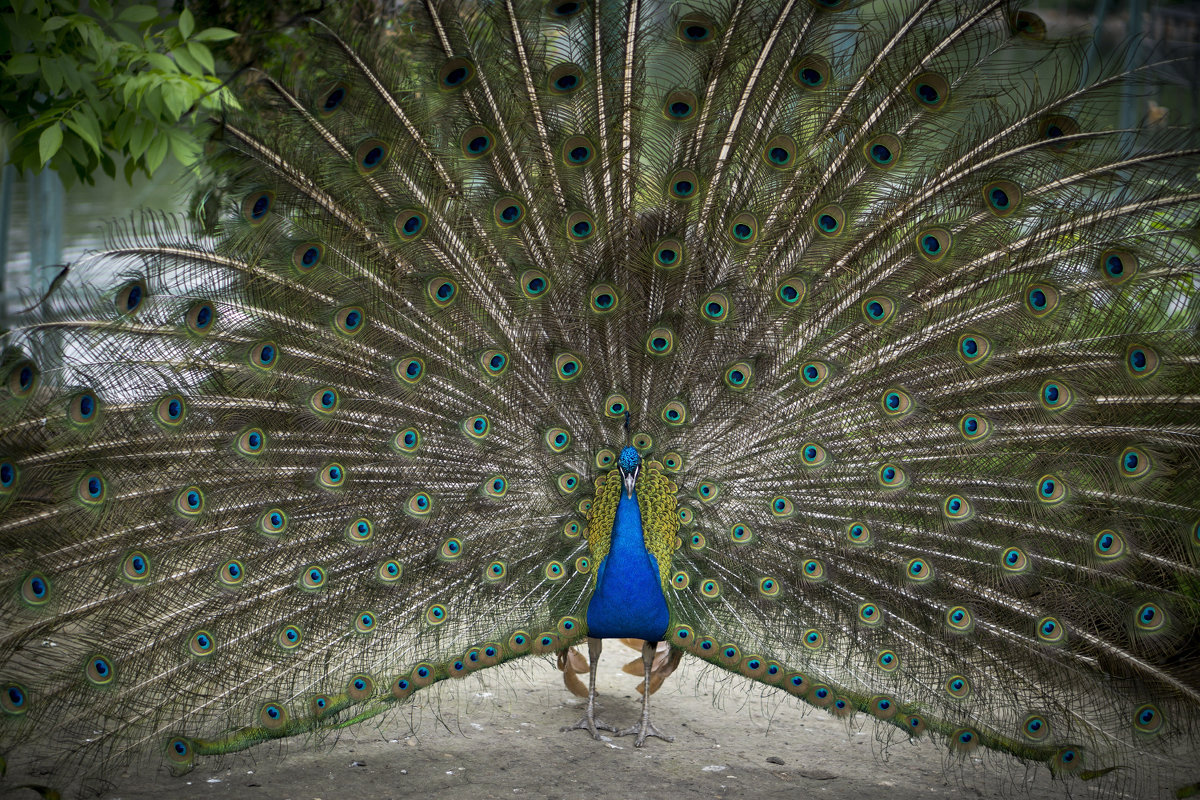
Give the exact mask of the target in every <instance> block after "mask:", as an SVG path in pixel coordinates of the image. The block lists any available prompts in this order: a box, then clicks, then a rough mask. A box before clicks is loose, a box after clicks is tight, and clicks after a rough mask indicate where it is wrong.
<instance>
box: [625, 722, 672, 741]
mask: <svg viewBox="0 0 1200 800" xmlns="http://www.w3.org/2000/svg"><path fill="white" fill-rule="evenodd" d="M634 733H636V734H637V739H636V740H635V741H634V743H633V746H634V747H641V746H642V745H643V744H645V743H646V739H647V738H648V737H650V736H657V737H658V738H659V739H662V740H663V741H664V742H673V741H675V737H674V736H667V735H666V734H665V733H663V732H661V731H660V730H659V729H658V728H656V727H654V725H653V724H652V723H651V722H650V720H648V719H643V720H642V721H641V722H639V723H638V724H636V725H633V726H631V727H628V728H626V729H624V730H620V731H617V736H629V735H631V734H634Z"/></svg>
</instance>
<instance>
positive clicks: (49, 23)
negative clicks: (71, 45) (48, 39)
mask: <svg viewBox="0 0 1200 800" xmlns="http://www.w3.org/2000/svg"><path fill="white" fill-rule="evenodd" d="M70 23H71V20H69V19H67V18H66V17H57V16H55V17H51V18H50V19H48V20H46V22H45V24H43V25H42V32H44V33H49V32H50V31H56V30H58V29H59V28H61V27H62V26H63V25H69V24H70Z"/></svg>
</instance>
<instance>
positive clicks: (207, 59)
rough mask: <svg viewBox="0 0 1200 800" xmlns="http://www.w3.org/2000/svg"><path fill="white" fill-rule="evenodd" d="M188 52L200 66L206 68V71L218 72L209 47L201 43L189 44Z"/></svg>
mask: <svg viewBox="0 0 1200 800" xmlns="http://www.w3.org/2000/svg"><path fill="white" fill-rule="evenodd" d="M187 51H188V52H189V53H191V54H192V58H194V59H196V61H198V62H200V65H201V66H203V67H204V69H205V71H207V72H216V71H217V65H216V62H214V61H213V57H212V52H211V51H210V50H209V49H208V48H207V47H205V46H204V45H202V44H200V43H199V42H194V41H193V42H188V43H187Z"/></svg>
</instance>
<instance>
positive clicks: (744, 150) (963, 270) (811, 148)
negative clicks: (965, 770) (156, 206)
mask: <svg viewBox="0 0 1200 800" xmlns="http://www.w3.org/2000/svg"><path fill="white" fill-rule="evenodd" d="M301 27H302V29H303V30H302V32H301V34H300V35H302V36H304V37H305V39H304V46H303V54H302V56H303V58H302V60H301V61H300V62H299V66H298V67H297V68H295V69H292V70H289V71H288V72H287V74H268V73H267V72H265V71H254V70H250V71H247V72H246V74H244V75H242V76H241V77H240V79H239V84H238V92H239V96H240V105H239V107H236V108H234V107H230V108H229V109H228V110H227V112H226V113H224V114H223V115H222V117H221V118H220V119H217V120H214V121H213V127H212V136H211V145H210V147H209V148H208V150H207V152H206V162H205V163H206V170H207V180H208V183H207V184H206V185H207V186H208V194H207V195H206V198H207V200H208V201H209V202H208V205H209V206H210V207H213V208H219V209H220V212H219V214H218V216H217V218H216V220H215V221H214V222H213V224H212V225H211V227H210V229H209V230H207V231H204V230H199V228H198V226H195V225H192V224H191V223H189V222H188V221H187V220H182V219H177V218H174V217H169V216H163V215H157V214H152V213H147V214H145V215H143V216H138V217H135V218H133V219H132V220H131V221H129V222H127V223H122V224H117V225H116V226H115V227H114V228H113V229H112V232H111V234H110V241H109V244H108V245H107V246H106V248H105V249H104V251H103V252H99V253H96V254H94V255H93V256H91V257H90V258H89V259H88V260H87V262H86V263H83V264H79V265H76V266H75V267H73V268H72V271H71V275H70V277H69V278H68V279H67V280H66V281H65V282H64V283H63V285H62V286H61V287H58V288H57V289H56V291H54V292H53V293H51V294H50V295H49V296H47V297H46V298H44V299H42V300H41V301H40V302H38V303H35V304H34V305H33V307H32V309H31V310H30V311H29V312H28V313H27V314H26V316H25V317H24V318H22V319H20V320H19V321H18V322H17V323H16V324H14V326H13V327H12V329H11V330H8V331H6V332H5V333H4V334H3V339H2V346H3V355H2V357H0V542H2V543H3V548H2V551H0V755H2V756H3V758H4V762H5V765H6V768H7V778H6V779H5V780H6V781H7V783H6V784H5V785H6V786H7V787H9V788H13V787H16V786H26V785H30V786H37V787H39V790H40V791H43V792H49V791H51V790H53V791H60V792H63V793H67V794H70V793H74V792H82V791H85V790H87V788H88V787H89V786H90V787H94V786H96V785H98V783H99V782H102V781H103V780H104V779H105V778H106V777H108V776H111V775H113V774H114V773H115V771H117V770H120V769H123V768H124V767H125V765H127V764H129V763H131V762H143V761H150V762H161V763H166V764H167V765H169V766H170V767H171V768H172V769H173V770H175V771H178V772H185V771H187V770H188V769H189V768H191V767H193V765H195V764H197V763H199V762H202V761H203V760H205V759H207V758H209V757H212V756H218V755H220V754H227V753H231V752H234V751H239V750H243V749H246V748H248V747H250V746H252V745H254V744H256V743H260V742H265V741H270V740H276V739H282V738H283V737H300V738H301V739H305V740H307V739H314V738H319V737H320V735H321V734H323V733H329V732H336V731H339V730H341V729H343V728H346V727H347V726H350V725H353V724H355V723H358V722H360V721H362V720H365V719H368V718H371V717H374V716H376V715H379V714H381V713H385V712H388V711H390V710H393V709H396V708H398V707H399V706H401V705H402V704H405V703H410V702H419V698H420V697H421V694H420V693H421V690H423V689H426V688H427V687H430V686H431V685H434V684H436V683H438V682H441V681H445V680H451V679H454V678H458V677H462V676H466V675H470V674H472V673H477V672H478V671H480V670H485V669H487V668H490V667H493V666H496V665H500V664H502V663H508V662H511V661H513V660H516V659H520V658H523V657H527V656H545V657H552V656H554V654H559V658H560V659H563V660H564V663H565V661H566V659H567V655H566V653H567V651H568V649H569V648H571V647H573V646H576V645H585V644H586V646H587V650H588V653H589V656H590V672H591V674H590V684H591V685H590V692H589V700H588V703H587V707H586V713H585V714H584V716H583V718H582V719H581V720H580V721H579V723H578V724H576V725H574V726H573V727H572V726H570V725H567V726H566V729H567V732H565V733H562V734H556V735H562V736H564V737H578V738H581V739H582V738H583V736H584V734H581V733H579V732H578V730H583V731H584V732H586V734H589V735H591V736H593V737H596V738H601V737H603V736H604V735H605V732H611V733H613V734H615V735H628V736H631V737H632V739H629V740H624V741H628V742H632V743H633V744H635V745H636V746H639V747H642V746H644V747H648V748H651V749H653V748H668V747H671V746H672V745H670V744H668V742H669V741H670V740H671V738H672V735H673V733H678V731H674V732H673V730H672V726H671V724H670V719H669V715H663V714H659V715H656V716H655V717H654V722H652V721H651V716H650V704H651V703H650V696H651V693H652V690H653V688H656V686H657V682H660V681H661V677H662V675H660V677H659V678H657V680H656V682H655V685H654V686H651V685H650V684H651V673H652V672H654V664H655V659H656V658H657V659H658V660H659V662H660V665H662V666H663V668H664V669H665V673H668V674H669V672H670V671H671V670H673V669H674V665H675V664H676V663H678V661H679V659H680V657H683V656H686V657H687V658H690V659H699V660H701V661H702V662H704V663H706V664H707V665H708V666H709V668H710V669H711V670H717V671H726V672H727V673H731V674H732V675H736V676H741V677H742V678H744V679H746V680H748V681H750V682H753V683H756V684H758V685H760V686H762V687H764V688H765V689H767V690H771V691H773V692H776V693H778V694H779V695H780V696H782V697H788V696H790V697H793V698H796V699H798V700H799V701H800V703H801V704H805V705H808V706H812V707H816V708H818V709H824V710H825V711H827V712H829V713H830V714H833V715H835V716H837V717H850V716H852V715H858V717H859V718H860V719H868V720H869V719H871V718H873V719H874V720H875V723H876V725H877V733H878V734H879V735H881V736H885V737H889V738H892V739H895V740H897V741H904V740H906V739H907V738H909V737H914V738H915V737H925V738H932V739H934V740H937V741H940V742H943V743H944V744H945V745H946V747H947V748H949V751H950V752H951V753H952V754H953V756H956V757H960V758H961V757H965V756H966V755H967V754H971V753H973V752H976V751H978V750H979V749H980V748H985V749H988V750H992V751H997V752H1001V753H1007V754H1010V755H1011V756H1012V757H1014V758H1016V759H1020V760H1021V761H1024V762H1028V763H1031V764H1036V765H1042V766H1044V767H1046V768H1048V769H1049V770H1050V771H1051V773H1052V774H1053V776H1054V777H1055V778H1061V779H1063V780H1074V781H1080V780H1087V781H1096V784H1089V785H1103V786H1107V787H1109V789H1110V790H1111V791H1113V792H1118V791H1134V792H1135V793H1137V794H1139V795H1140V796H1157V793H1162V792H1163V791H1165V790H1166V789H1171V788H1175V787H1174V786H1163V785H1162V783H1163V781H1162V780H1160V779H1159V777H1158V775H1157V772H1156V770H1157V767H1158V765H1159V764H1162V763H1169V762H1170V761H1171V760H1172V759H1174V758H1177V757H1178V753H1179V752H1181V750H1180V748H1182V749H1183V750H1184V751H1186V750H1188V749H1190V748H1194V747H1195V746H1196V743H1197V741H1200V669H1197V658H1198V656H1200V416H1198V415H1197V406H1198V404H1200V346H1198V343H1197V320H1198V317H1200V295H1198V293H1197V286H1198V285H1200V283H1198V280H1200V278H1198V276H1200V240H1198V238H1197V225H1198V224H1200V183H1198V181H1197V169H1198V168H1200V149H1197V148H1196V147H1194V146H1192V145H1191V143H1190V141H1191V140H1190V138H1189V137H1190V133H1189V132H1188V131H1183V130H1179V129H1177V128H1172V127H1170V126H1167V125H1162V124H1159V125H1153V126H1151V125H1146V126H1142V125H1139V124H1137V123H1136V122H1135V123H1134V124H1132V125H1124V126H1117V125H1114V124H1113V122H1112V119H1113V117H1114V116H1115V110H1116V108H1117V107H1118V106H1119V105H1120V104H1121V103H1122V102H1124V101H1125V98H1127V96H1128V95H1130V94H1133V95H1136V94H1137V93H1138V92H1139V91H1141V89H1142V87H1145V86H1148V85H1149V84H1150V82H1151V80H1152V79H1153V76H1154V69H1153V67H1150V66H1137V65H1136V64H1135V65H1133V66H1129V65H1127V64H1124V63H1117V62H1113V63H1102V62H1101V61H1100V60H1097V59H1089V58H1085V57H1084V50H1085V48H1084V43H1081V42H1080V40H1078V39H1077V38H1072V37H1070V36H1057V35H1053V33H1052V31H1049V30H1048V29H1047V26H1046V24H1045V22H1044V21H1043V20H1042V19H1041V18H1039V17H1038V16H1036V15H1035V14H1033V13H1031V12H1029V11H1027V10H1022V9H1020V8H1018V7H1017V6H1016V5H1015V4H1013V3H1011V2H1008V0H969V1H968V2H963V1H962V0H887V2H883V1H882V0H880V1H879V2H870V1H860V0H781V2H778V3H762V2H756V1H755V0H685V1H684V2H663V1H662V0H612V1H611V2H610V0H550V2H549V3H546V2H543V1H542V0H461V1H459V0H426V2H424V3H421V4H415V3H414V4H411V5H406V6H404V7H403V8H402V9H401V10H400V12H398V15H397V16H396V18H395V19H392V20H389V21H385V22H383V23H377V24H374V25H370V26H368V25H364V24H362V23H354V22H349V21H347V22H338V21H337V20H334V19H313V20H307V21H305V22H304V23H303V24H302V26H301ZM607 638H627V639H628V638H637V639H641V640H643V641H644V642H645V644H644V645H643V646H642V653H643V663H644V667H645V683H644V686H643V689H645V691H644V692H643V698H642V700H641V703H642V711H641V714H640V716H639V717H638V718H637V719H632V720H630V719H612V718H606V717H605V716H603V715H601V714H599V713H598V712H597V709H596V707H595V702H594V701H595V676H596V672H595V670H596V662H597V659H598V658H599V657H600V654H601V647H602V643H603V641H604V640H605V639H607ZM660 643H661V644H662V646H663V647H664V648H669V649H668V650H664V651H662V652H659V649H658V648H659V645H660ZM414 696H415V699H414ZM656 708H657V705H656ZM597 746H599V745H597ZM1193 766H1194V765H1193Z"/></svg>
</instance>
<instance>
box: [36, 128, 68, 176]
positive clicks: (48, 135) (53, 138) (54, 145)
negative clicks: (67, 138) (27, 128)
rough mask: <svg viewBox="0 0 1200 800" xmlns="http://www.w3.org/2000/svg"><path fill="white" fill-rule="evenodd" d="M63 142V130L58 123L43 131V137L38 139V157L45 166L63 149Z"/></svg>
mask: <svg viewBox="0 0 1200 800" xmlns="http://www.w3.org/2000/svg"><path fill="white" fill-rule="evenodd" d="M62 140H63V133H62V128H60V127H58V123H57V122H56V123H54V124H53V125H51V126H50V127H48V128H46V130H44V131H42V135H41V136H39V137H38V156H39V157H40V158H41V159H42V162H41V163H42V165H43V166H44V165H45V164H46V162H47V161H49V160H50V159H51V158H53V157H54V154H55V153H57V152H58V151H59V148H61V147H62Z"/></svg>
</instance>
